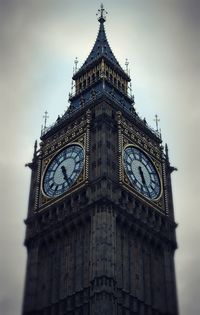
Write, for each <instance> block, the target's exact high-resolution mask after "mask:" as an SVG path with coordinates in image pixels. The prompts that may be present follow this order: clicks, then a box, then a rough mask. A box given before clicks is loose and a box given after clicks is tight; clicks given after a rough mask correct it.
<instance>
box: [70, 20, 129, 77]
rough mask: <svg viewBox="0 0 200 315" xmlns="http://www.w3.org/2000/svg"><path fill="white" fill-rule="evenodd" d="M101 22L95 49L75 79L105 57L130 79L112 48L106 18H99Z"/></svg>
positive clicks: (112, 65) (75, 75)
mask: <svg viewBox="0 0 200 315" xmlns="http://www.w3.org/2000/svg"><path fill="white" fill-rule="evenodd" d="M99 22H100V27H99V32H98V35H97V39H96V41H95V44H94V46H93V49H92V50H91V52H90V54H89V56H88V57H87V59H86V61H85V62H84V64H83V65H82V67H81V68H80V69H79V70H78V71H77V72H76V73H75V74H74V76H73V79H75V80H76V79H77V78H78V77H79V76H80V75H81V74H82V73H83V72H84V71H85V70H86V69H87V68H90V66H92V65H93V64H94V63H95V62H96V61H97V60H99V59H102V58H104V59H105V60H107V61H108V63H109V64H110V65H111V67H113V68H115V69H116V70H117V69H118V71H119V72H120V73H121V75H122V76H123V77H125V78H126V80H128V81H130V78H129V76H128V75H127V74H126V72H125V71H124V70H123V69H122V67H121V66H120V64H119V62H118V61H117V59H116V58H115V56H114V54H113V52H112V50H111V48H110V45H109V43H108V40H107V37H106V32H105V28H104V22H105V20H104V19H99Z"/></svg>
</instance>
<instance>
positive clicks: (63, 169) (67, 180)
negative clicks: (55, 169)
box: [61, 165, 70, 185]
mask: <svg viewBox="0 0 200 315" xmlns="http://www.w3.org/2000/svg"><path fill="white" fill-rule="evenodd" d="M61 170H62V173H63V178H64V179H65V180H66V182H67V183H68V185H69V184H70V183H69V178H68V177H67V170H66V167H65V166H64V165H62V166H61Z"/></svg>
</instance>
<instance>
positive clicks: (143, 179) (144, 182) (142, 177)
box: [138, 166, 146, 185]
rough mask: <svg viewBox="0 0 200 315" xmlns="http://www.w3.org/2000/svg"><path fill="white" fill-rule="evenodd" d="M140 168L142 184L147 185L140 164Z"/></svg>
mask: <svg viewBox="0 0 200 315" xmlns="http://www.w3.org/2000/svg"><path fill="white" fill-rule="evenodd" d="M138 169H139V173H140V176H141V179H142V184H143V185H146V181H145V178H144V174H143V171H142V168H141V166H139V167H138Z"/></svg>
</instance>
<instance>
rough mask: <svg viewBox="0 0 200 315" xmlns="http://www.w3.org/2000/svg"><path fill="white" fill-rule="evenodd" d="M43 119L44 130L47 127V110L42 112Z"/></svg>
mask: <svg viewBox="0 0 200 315" xmlns="http://www.w3.org/2000/svg"><path fill="white" fill-rule="evenodd" d="M43 118H44V129H46V127H47V119H48V118H49V115H48V112H47V110H46V111H45V112H44V115H43Z"/></svg>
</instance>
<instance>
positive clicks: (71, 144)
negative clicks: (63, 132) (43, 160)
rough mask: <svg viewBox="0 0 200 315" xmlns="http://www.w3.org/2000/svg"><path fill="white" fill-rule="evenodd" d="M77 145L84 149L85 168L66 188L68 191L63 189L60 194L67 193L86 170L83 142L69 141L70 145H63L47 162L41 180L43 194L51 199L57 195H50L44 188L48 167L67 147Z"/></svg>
mask: <svg viewBox="0 0 200 315" xmlns="http://www.w3.org/2000/svg"><path fill="white" fill-rule="evenodd" d="M76 145H77V146H79V147H81V148H82V150H83V157H84V162H83V169H81V171H80V174H79V175H78V177H77V179H76V180H75V181H74V182H73V183H72V184H71V185H70V186H69V188H68V189H66V191H63V193H60V194H59V195H58V196H61V195H63V194H65V193H66V192H67V191H68V190H70V189H71V188H72V186H74V185H76V183H78V182H79V177H80V176H82V172H83V171H84V164H85V149H84V147H83V146H82V145H81V144H79V143H77V142H72V143H69V144H68V145H66V146H65V147H63V148H62V149H60V150H59V151H57V152H56V153H55V154H54V155H53V157H52V158H51V160H50V161H49V162H48V164H47V166H46V168H45V170H44V173H43V175H42V180H41V191H42V194H43V195H44V196H45V197H47V198H49V199H51V198H56V196H49V195H48V194H47V193H46V192H45V190H44V180H45V176H46V173H47V171H48V168H49V167H50V165H51V163H52V162H53V160H54V159H55V157H56V156H58V155H59V154H60V153H61V152H63V151H64V150H66V149H67V148H69V147H71V146H76Z"/></svg>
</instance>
